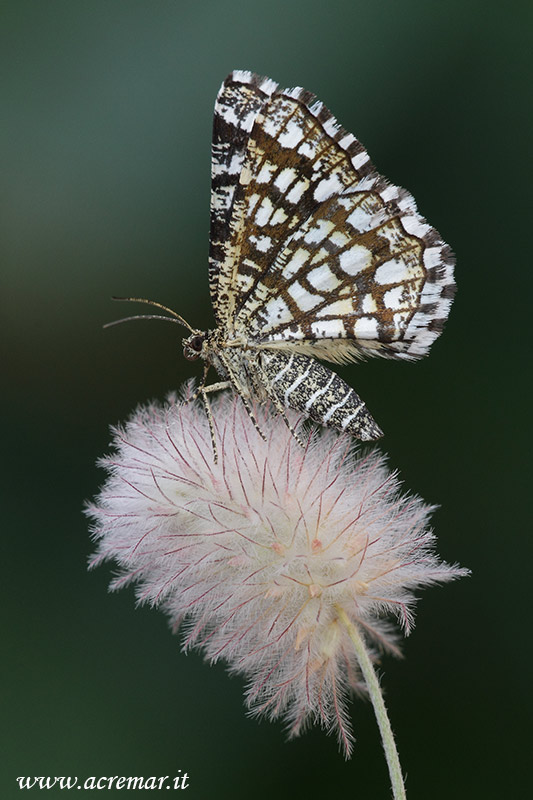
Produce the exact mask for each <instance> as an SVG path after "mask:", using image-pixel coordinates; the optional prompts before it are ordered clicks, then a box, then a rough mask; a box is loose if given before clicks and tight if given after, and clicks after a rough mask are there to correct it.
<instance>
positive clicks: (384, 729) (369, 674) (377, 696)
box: [335, 606, 405, 800]
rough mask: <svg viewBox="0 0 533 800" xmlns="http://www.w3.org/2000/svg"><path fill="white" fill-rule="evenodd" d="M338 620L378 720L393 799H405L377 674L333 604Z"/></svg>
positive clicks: (357, 637)
mask: <svg viewBox="0 0 533 800" xmlns="http://www.w3.org/2000/svg"><path fill="white" fill-rule="evenodd" d="M335 609H336V611H337V614H338V617H339V620H340V621H341V622H342V624H343V625H344V627H345V628H346V630H347V632H348V635H349V637H350V639H351V640H352V643H353V646H354V648H355V652H356V655H357V660H358V661H359V666H360V667H361V672H362V673H363V678H364V679H365V683H366V687H367V689H368V694H369V695H370V700H371V701H372V705H373V706H374V713H375V715H376V719H377V722H378V727H379V731H380V733H381V741H382V742H383V749H384V751H385V758H386V759H387V766H388V768H389V775H390V780H391V785H392V793H393V797H394V800H405V786H404V783H403V776H402V768H401V767H400V759H399V758H398V751H397V749H396V744H395V742H394V735H393V733H392V728H391V725H390V721H389V717H388V715H387V709H386V708H385V702H384V700H383V695H382V693H381V689H380V686H379V681H378V676H377V675H376V671H375V669H374V667H373V664H372V661H371V660H370V656H369V655H368V651H367V649H366V647H365V643H364V642H363V640H362V638H361V636H360V634H359V631H358V630H357V627H356V626H355V625H354V624H353V622H352V621H351V620H350V618H349V617H348V615H347V614H346V612H345V611H344V609H343V608H341V607H340V606H335Z"/></svg>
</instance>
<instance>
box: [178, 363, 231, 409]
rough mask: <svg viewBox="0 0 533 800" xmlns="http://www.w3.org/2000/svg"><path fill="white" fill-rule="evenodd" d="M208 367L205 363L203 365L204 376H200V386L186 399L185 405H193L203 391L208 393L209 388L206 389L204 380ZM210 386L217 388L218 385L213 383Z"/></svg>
mask: <svg viewBox="0 0 533 800" xmlns="http://www.w3.org/2000/svg"><path fill="white" fill-rule="evenodd" d="M210 366H211V365H210V364H207V363H205V364H204V374H203V375H202V382H201V383H200V385H199V387H198V388H197V389H196V391H195V392H193V393H192V395H191V396H190V397H189V398H188V400H187V401H186V402H187V403H194V401H195V400H197V399H198V398H199V397H200V395H201V394H202V392H203V391H209V388H208V387H206V385H205V380H206V378H207V373H208V372H209V368H210ZM212 385H213V386H218V384H216V383H214V384H212ZM220 388H224V389H225V388H226V387H225V386H223V387H220ZM211 391H214V390H211Z"/></svg>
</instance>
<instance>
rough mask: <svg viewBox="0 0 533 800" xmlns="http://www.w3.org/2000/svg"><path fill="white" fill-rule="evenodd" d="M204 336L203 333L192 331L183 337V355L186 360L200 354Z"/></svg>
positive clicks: (192, 359)
mask: <svg viewBox="0 0 533 800" xmlns="http://www.w3.org/2000/svg"><path fill="white" fill-rule="evenodd" d="M205 337H206V334H205V333H200V332H199V331H194V332H193V333H192V334H191V335H190V336H188V337H187V338H186V339H183V355H184V356H185V358H186V359H187V360H188V361H195V360H196V359H197V358H199V357H200V356H201V355H202V349H203V346H204V342H205Z"/></svg>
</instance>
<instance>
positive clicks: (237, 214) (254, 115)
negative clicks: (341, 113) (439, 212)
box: [211, 72, 454, 361]
mask: <svg viewBox="0 0 533 800" xmlns="http://www.w3.org/2000/svg"><path fill="white" fill-rule="evenodd" d="M217 131H218V132H219V134H221V135H220V136H219V138H217V134H216V132H217ZM222 132H223V136H222ZM232 137H233V138H232ZM219 139H220V140H219ZM222 139H224V140H227V141H226V144H224V141H222ZM231 142H233V144H231ZM232 148H233V150H232ZM221 153H224V154H225V155H224V157H222V156H221ZM212 197H213V199H212V215H213V216H212V219H216V216H215V215H216V214H218V215H219V217H218V218H219V220H222V216H224V220H225V221H224V226H222V223H216V227H215V228H214V230H216V231H217V232H218V233H217V237H216V238H214V241H213V242H212V260H211V290H212V294H213V297H214V306H215V314H216V315H217V320H218V321H219V323H222V324H225V325H227V326H228V328H229V329H233V330H234V332H235V333H236V334H237V335H241V336H242V337H243V338H244V339H245V340H251V341H253V342H254V343H255V344H259V345H262V346H265V347H270V348H277V347H286V348H290V349H292V350H298V351H299V352H308V353H309V354H312V355H316V356H318V357H320V358H326V359H328V360H331V361H343V360H349V359H352V358H357V357H358V356H363V355H365V354H366V355H368V354H371V355H373V354H380V355H389V356H392V357H403V358H417V357H419V356H421V355H424V354H425V353H426V352H427V350H428V348H429V346H430V344H431V342H432V341H433V340H434V339H435V338H436V337H437V336H438V334H439V333H440V330H441V329H442V325H443V322H444V320H445V318H446V316H447V313H448V310H449V305H450V302H451V297H452V296H453V289H454V283H453V274H452V273H453V270H452V266H453V260H452V256H451V253H450V251H449V249H448V248H447V246H446V245H444V243H443V242H442V241H441V239H440V237H439V235H438V234H437V232H436V231H435V230H434V229H433V228H431V227H430V226H429V225H427V223H426V222H425V221H424V220H423V219H422V218H421V217H420V216H419V215H418V213H417V211H416V206H415V203H414V200H413V198H412V197H411V196H410V195H409V194H408V193H407V192H405V191H404V190H403V189H399V188H398V187H395V186H392V185H390V184H388V183H387V181H386V180H385V179H383V178H382V177H381V176H380V175H378V173H377V172H376V171H375V170H374V168H373V166H372V164H371V162H370V159H369V157H368V155H367V153H366V151H365V150H364V148H363V146H362V145H361V144H360V142H358V141H357V139H355V137H354V136H352V135H351V134H349V133H347V132H346V131H345V130H343V129H342V128H341V127H340V126H339V125H338V123H337V122H336V121H335V119H334V118H333V116H332V115H331V114H330V112H329V111H328V110H327V109H326V108H325V107H324V106H323V105H322V103H320V102H319V101H317V100H316V98H315V97H314V96H313V95H311V94H310V93H309V92H307V91H305V90H303V89H299V88H296V89H289V90H283V91H279V90H278V89H277V85H276V84H274V83H273V82H272V81H269V80H268V79H264V78H259V77H258V76H255V75H253V74H251V73H247V72H234V73H232V74H231V75H230V76H229V78H228V79H227V80H226V81H225V83H224V84H223V86H222V89H221V92H220V93H219V97H218V100H217V106H216V111H215V143H214V146H213V196H212ZM222 227H223V230H222Z"/></svg>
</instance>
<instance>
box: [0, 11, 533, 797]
mask: <svg viewBox="0 0 533 800" xmlns="http://www.w3.org/2000/svg"><path fill="white" fill-rule="evenodd" d="M531 8H532V6H531V4H527V3H519V2H508V3H505V4H501V3H499V2H498V3H496V2H468V0H460V1H457V2H456V1H455V0H448V1H447V2H437V1H436V0H435V2H431V0H403V2H401V3H400V2H395V0H388V1H387V0H382V1H381V2H380V1H379V0H366V1H365V2H357V0H328V2H327V3H326V2H320V0H311V1H310V2H304V0H295V2H290V0H285V1H284V2H283V1H282V0H270V2H268V3H266V2H252V1H250V2H239V1H238V0H226V1H225V2H215V1H214V0H212V1H211V2H196V3H192V2H179V1H178V0H144V1H143V2H141V1H140V0H128V1H127V2H126V1H125V0H92V2H90V3H89V2H75V1H73V0H47V2H39V1H38V0H34V1H33V2H31V1H29V0H12V1H11V2H10V1H7V2H6V1H5V0H4V2H1V3H0V9H1V11H0V15H1V16H0V62H1V63H0V67H1V69H0V82H1V107H2V112H1V113H2V117H3V119H2V127H1V131H0V137H1V154H2V162H3V164H2V178H1V185H0V198H1V219H0V226H1V250H2V253H1V305H2V313H1V320H2V326H3V331H2V346H3V353H4V359H3V366H2V378H3V391H2V406H3V407H2V415H1V417H0V419H1V423H0V424H1V438H2V468H3V478H2V482H1V486H2V490H3V493H4V499H3V509H4V510H3V525H2V546H3V550H4V555H3V580H2V583H3V589H4V592H5V599H4V601H3V603H2V609H3V611H4V612H5V615H4V616H5V621H4V626H3V635H2V644H3V651H4V655H3V659H2V668H3V669H4V670H5V674H4V675H3V676H2V678H1V682H2V689H3V696H4V715H3V722H4V730H3V736H4V740H3V742H2V744H1V751H2V761H3V766H2V784H3V785H2V788H1V796H2V797H6V798H10V797H15V796H18V795H19V793H18V789H17V786H16V782H15V777H17V776H22V775H35V776H40V775H58V776H60V775H77V776H79V777H80V778H85V777H87V776H90V775H96V776H102V775H108V776H110V775H125V776H129V775H144V776H149V775H156V776H159V775H170V776H173V775H176V774H178V770H179V769H181V770H182V772H188V773H189V775H190V789H189V790H188V791H189V793H190V794H191V795H194V796H195V797H199V798H210V797H219V798H245V797H248V796H249V795H250V794H251V793H252V792H255V793H256V796H257V797H259V798H260V797H267V796H275V797H277V798H289V797H294V796H302V797H306V798H310V799H312V798H322V797H324V796H335V797H341V796H343V795H344V794H345V795H346V796H347V797H353V798H355V797H365V798H372V800H373V799H374V798H376V799H377V800H381V798H384V799H385V798H388V797H389V789H388V778H387V774H386V768H385V765H384V761H383V757H382V754H381V749H380V744H379V739H378V734H377V729H376V725H375V722H374V719H373V715H372V711H371V709H370V707H369V705H368V704H365V703H362V702H357V703H355V704H354V705H353V706H352V718H353V721H354V726H355V730H356V736H357V743H356V748H355V754H354V756H353V758H352V760H351V761H350V762H344V760H343V758H342V757H341V756H340V755H339V753H338V752H337V747H336V743H335V741H334V739H333V738H328V737H327V736H326V735H325V734H324V733H323V732H321V731H318V730H313V731H311V732H309V733H308V734H306V735H305V736H304V737H302V738H301V739H299V740H296V741H294V742H290V743H287V742H286V741H285V740H284V732H283V728H282V726H281V725H280V724H270V723H267V722H263V723H260V724H259V723H257V722H256V721H253V720H249V719H248V718H247V717H246V716H245V712H244V709H243V705H242V681H241V680H240V679H237V678H233V679H230V678H228V676H227V675H226V674H225V670H224V667H223V665H217V666H216V667H209V666H208V665H206V664H205V663H204V662H203V660H202V658H201V657H200V656H199V655H198V654H192V655H187V656H185V655H183V654H182V653H180V647H179V639H178V638H177V637H175V636H172V635H171V634H170V632H169V630H168V627H167V622H166V619H165V618H164V617H163V615H162V614H160V613H158V612H156V611H151V610H149V609H146V608H141V609H137V610H135V608H134V594H133V590H132V589H131V588H130V589H128V590H124V591H123V592H122V593H119V594H116V595H109V594H107V591H106V587H107V584H108V582H109V579H110V576H111V574H112V567H110V566H106V567H103V568H99V569H98V570H97V571H94V572H92V573H87V571H86V562H87V558H88V555H89V554H90V552H91V550H92V547H91V543H90V541H89V538H88V535H87V525H86V522H85V520H84V518H83V517H82V513H81V508H82V505H83V502H84V500H85V499H87V498H90V497H91V496H92V495H94V494H95V492H96V491H97V489H98V487H99V485H100V482H101V481H102V480H103V475H102V473H101V472H100V471H99V470H98V469H97V468H96V466H95V461H96V459H97V458H98V457H99V456H100V455H102V454H103V453H105V452H106V450H107V447H108V443H109V433H108V426H109V424H111V423H115V422H117V421H118V420H121V419H124V418H125V417H126V416H127V415H128V414H129V412H130V411H131V410H132V409H133V408H134V407H135V405H136V404H137V403H139V402H141V401H145V400H147V399H149V398H152V397H156V398H161V399H162V398H163V397H164V396H165V395H166V393H167V392H168V391H169V390H170V389H174V388H176V387H177V386H179V384H180V383H181V382H182V381H183V380H184V379H185V378H186V377H188V376H190V375H191V374H192V373H194V374H199V372H200V368H199V367H198V366H197V365H191V364H189V363H186V362H185V361H184V360H183V358H182V356H181V347H180V339H181V335H182V334H181V331H179V330H178V331H177V330H176V329H175V328H170V326H165V325H159V324H156V323H154V324H148V323H138V324H132V325H124V326H121V327H119V328H116V329H113V330H110V331H103V330H102V324H103V323H104V322H106V321H109V320H111V319H115V318H116V317H117V316H120V313H121V312H122V311H123V310H124V309H123V308H122V307H121V308H118V307H116V306H114V305H113V304H112V303H111V302H110V300H109V298H110V296H111V295H112V294H119V295H126V294H129V295H139V296H144V297H150V298H154V299H158V300H160V301H161V302H163V303H166V304H168V305H170V306H171V307H173V308H175V309H176V310H178V311H181V313H183V314H184V315H185V316H186V317H187V318H188V319H189V320H190V321H191V323H192V324H194V325H197V326H199V327H200V328H205V327H209V326H211V325H212V316H211V311H210V305H209V300H208V287H207V246H208V205H209V183H210V179H209V171H210V134H211V121H212V109H213V103H214V99H215V95H216V92H217V90H218V87H219V84H220V82H221V81H222V79H223V78H224V77H225V76H226V74H227V73H228V72H229V71H230V70H231V69H233V68H241V69H242V68H244V69H252V70H254V71H256V72H259V73H262V74H266V75H269V76H271V77H272V78H274V79H275V80H277V81H279V82H280V83H281V84H282V85H285V86H292V85H303V86H305V87H306V88H308V89H310V90H312V91H313V92H315V93H316V94H317V95H318V96H319V98H320V99H322V100H323V101H324V102H325V103H326V105H327V106H328V107H329V108H331V110H332V111H333V113H334V114H335V115H336V116H337V118H338V119H339V120H340V121H341V123H342V124H343V125H344V126H345V127H346V128H347V129H348V130H350V131H353V132H354V133H355V134H356V135H357V136H358V137H359V138H360V139H361V140H362V141H363V142H364V143H365V145H366V146H367V147H368V149H369V151H370V154H371V157H372V158H373V160H374V162H375V164H376V165H377V167H378V169H379V170H380V171H381V172H383V173H384V174H385V175H387V176H388V178H389V179H391V180H393V181H394V182H396V183H398V184H400V185H402V186H405V187H407V188H408V189H409V190H410V191H411V192H413V194H414V195H415V197H416V199H417V202H418V205H419V208H420V210H421V211H422V213H423V214H424V215H425V216H426V217H427V218H428V219H429V220H430V222H431V223H432V224H434V225H435V226H436V227H437V228H438V230H439V231H440V232H441V233H442V235H443V237H444V238H445V239H446V240H447V241H448V242H449V243H450V244H451V245H452V247H453V249H454V250H455V251H456V254H457V261H458V264H457V280H458V285H459V293H458V295H457V299H456V302H455V304H454V307H453V310H452V314H451V317H450V320H449V323H448V326H447V329H446V331H445V334H444V336H443V337H442V339H440V340H439V341H438V342H437V343H436V345H435V346H434V348H433V351H432V353H431V356H430V358H429V359H427V360H426V361H423V362H421V363H418V364H415V365H406V364H396V363H391V362H385V361H383V362H374V363H367V364H365V365H361V366H350V367H347V368H345V369H344V370H343V375H344V377H346V379H347V380H349V382H350V383H351V384H352V385H354V386H355V387H356V389H357V391H358V392H359V393H360V394H361V395H362V396H363V397H364V398H365V400H366V401H367V403H368V405H369V407H370V408H371V409H372V412H373V414H374V415H375V417H376V419H377V420H378V421H379V423H380V424H381V426H382V427H383V428H384V429H385V431H386V433H387V436H386V438H385V440H384V441H383V445H382V446H383V448H384V449H385V450H386V451H387V452H388V453H389V456H390V462H391V464H392V465H393V466H394V467H395V468H398V469H400V470H401V474H402V477H403V479H404V481H405V485H406V487H408V488H409V489H410V490H412V491H416V492H418V493H419V494H421V495H422V496H423V497H424V498H425V499H426V500H427V501H429V502H433V503H438V504H440V505H441V508H440V510H439V511H438V512H437V513H436V515H435V519H434V521H435V527H436V531H437V534H438V537H439V552H440V554H441V555H442V556H443V557H444V558H446V559H447V560H450V561H458V562H460V563H461V564H463V565H465V566H468V567H470V568H471V569H472V571H473V576H472V577H471V578H470V579H465V580H462V581H460V582H458V583H455V584H452V585H449V586H446V587H443V588H440V589H432V590H428V591H427V592H426V593H425V595H424V597H423V600H422V602H421V604H420V607H419V613H418V625H417V629H416V630H415V632H414V634H413V635H412V636H411V638H410V639H409V640H407V642H406V644H405V654H406V658H405V660H403V661H401V662H397V661H394V660H393V659H388V660H386V661H385V662H384V663H383V665H382V676H383V684H384V687H385V689H386V699H387V703H388V706H389V710H390V714H391V718H392V723H393V727H394V729H395V731H396V735H397V740H398V744H399V749H400V755H401V759H402V765H403V768H404V770H405V771H406V772H407V775H408V782H407V787H408V796H409V798H410V800H422V798H424V799H425V800H426V799H427V798H432V800H439V799H440V798H448V797H450V796H454V797H458V798H484V800H491V799H492V798H501V797H504V796H505V797H522V796H525V795H526V793H528V791H529V790H530V785H529V780H528V782H527V783H526V774H527V773H528V771H529V763H530V748H531V741H530V740H531V736H530V725H531V707H529V708H528V700H530V680H529V678H528V675H527V667H528V666H529V662H530V658H531V644H530V640H529V637H528V636H527V629H528V627H529V626H530V619H531V618H530V615H529V613H528V612H527V605H528V601H529V600H530V595H531V590H530V583H531V579H530V570H531V563H532V562H531V557H532V555H533V554H532V552H531V551H532V547H531V524H530V516H531V515H530V513H529V508H528V507H526V502H528V499H529V498H528V493H530V491H531V490H530V483H529V481H527V480H526V469H527V468H528V467H529V465H530V457H529V448H528V449H526V447H525V444H524V442H525V440H526V435H525V432H527V428H528V425H529V422H530V417H531V382H530V380H529V378H528V376H527V368H528V366H529V359H528V356H529V345H528V344H526V342H527V337H526V319H529V317H530V315H531V307H530V299H531V289H532V286H531V273H532V267H531V255H530V250H531V248H530V236H531V234H530V223H528V218H529V217H528V213H529V214H530V213H531V210H529V212H528V211H527V203H528V201H529V200H530V194H531V192H530V185H531V177H532V176H531V172H529V175H528V174H526V170H527V169H528V168H529V169H530V167H531V139H530V138H529V141H528V135H530V133H531V117H530V107H531V80H532V77H533V75H532V70H531V44H532V43H531V38H530V37H531V28H532V22H533V19H532V15H531V13H530V11H531ZM529 209H531V206H530V205H529ZM128 311H129V309H128ZM132 313H135V310H134V309H132ZM176 333H177V335H176ZM526 348H527V352H526ZM528 505H529V503H528ZM528 523H529V524H528ZM528 695H529V697H528ZM55 793H56V792H55V790H53V791H52V792H51V794H52V795H53V794H55Z"/></svg>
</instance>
